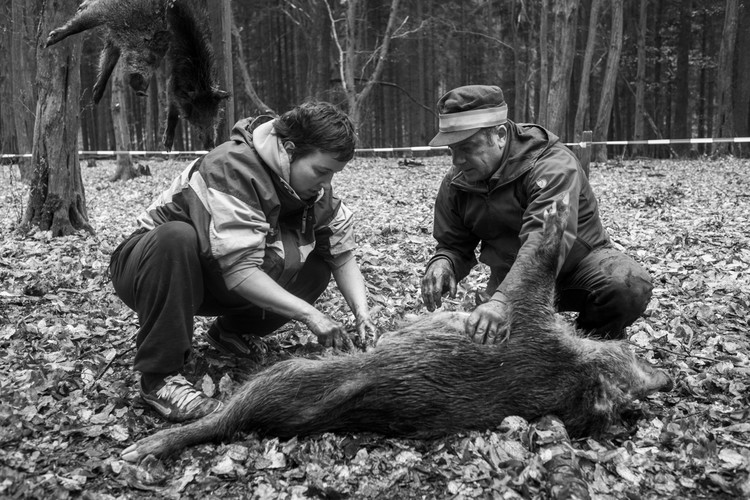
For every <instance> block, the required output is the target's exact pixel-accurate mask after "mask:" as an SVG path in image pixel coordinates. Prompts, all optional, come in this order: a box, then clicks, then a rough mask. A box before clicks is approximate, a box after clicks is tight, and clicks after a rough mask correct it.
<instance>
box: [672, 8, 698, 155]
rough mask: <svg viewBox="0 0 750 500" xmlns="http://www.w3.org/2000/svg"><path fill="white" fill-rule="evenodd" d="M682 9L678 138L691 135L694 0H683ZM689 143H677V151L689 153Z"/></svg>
mask: <svg viewBox="0 0 750 500" xmlns="http://www.w3.org/2000/svg"><path fill="white" fill-rule="evenodd" d="M683 4H684V5H683V7H682V9H681V10H680V18H679V23H680V24H679V33H678V35H677V69H676V72H677V74H676V78H675V98H676V100H677V102H678V103H682V105H678V106H677V107H675V110H674V126H673V127H672V130H673V131H674V136H675V137H676V138H678V139H683V138H688V137H690V136H691V133H690V126H689V124H688V110H689V109H690V48H691V40H692V36H691V31H692V30H691V22H692V19H691V17H690V13H691V10H692V4H693V2H692V0H683ZM688 150H689V146H688V145H682V144H675V151H677V152H678V153H680V154H684V153H687V151H688Z"/></svg>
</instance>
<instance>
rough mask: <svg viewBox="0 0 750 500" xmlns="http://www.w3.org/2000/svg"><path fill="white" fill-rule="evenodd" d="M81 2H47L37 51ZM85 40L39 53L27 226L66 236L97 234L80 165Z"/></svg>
mask: <svg viewBox="0 0 750 500" xmlns="http://www.w3.org/2000/svg"><path fill="white" fill-rule="evenodd" d="M77 7H78V2H77V1H76V0H56V1H54V2H52V1H44V2H43V8H42V9H41V20H40V22H39V32H38V36H39V37H40V38H41V39H38V40H37V43H36V46H37V47H42V44H43V38H44V37H46V35H47V33H49V32H50V30H51V29H52V28H54V27H56V26H60V25H61V24H62V23H63V22H65V20H67V19H69V18H70V16H72V15H73V13H74V12H75V11H76V8H77ZM81 44H82V40H81V37H70V38H68V39H66V40H64V41H63V42H61V43H58V44H56V45H54V46H52V47H50V48H47V49H44V48H39V49H38V50H37V59H36V63H37V78H36V86H37V88H38V89H39V95H38V100H37V106H36V116H37V120H36V123H35V125H34V143H33V149H32V165H33V168H34V173H33V176H32V181H31V190H30V193H29V202H28V204H27V206H26V213H25V214H24V218H23V225H24V226H27V227H28V226H30V225H34V226H37V227H39V228H40V229H42V230H45V231H46V230H50V231H51V232H52V236H65V235H68V234H72V233H74V232H75V231H76V230H78V229H85V230H87V231H89V232H91V233H93V228H92V227H91V226H90V225H89V222H88V215H87V213H86V197H85V194H84V189H83V181H82V179H81V166H80V164H79V162H78V151H77V149H78V141H77V139H78V119H79V102H78V101H79V96H80V94H81V82H80V65H81Z"/></svg>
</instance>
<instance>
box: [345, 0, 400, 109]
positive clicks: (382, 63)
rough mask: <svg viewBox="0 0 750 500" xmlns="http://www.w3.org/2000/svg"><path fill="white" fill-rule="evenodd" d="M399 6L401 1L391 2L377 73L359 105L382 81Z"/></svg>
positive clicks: (374, 74) (371, 79)
mask: <svg viewBox="0 0 750 500" xmlns="http://www.w3.org/2000/svg"><path fill="white" fill-rule="evenodd" d="M398 4H399V0H392V2H391V12H390V15H389V16H388V25H387V26H386V28H385V34H384V35H383V45H382V47H381V50H380V51H379V52H378V63H377V64H376V65H375V71H373V73H372V76H371V77H370V79H369V81H368V82H367V84H366V85H365V88H363V89H362V92H360V93H359V95H358V96H357V98H356V100H357V103H361V102H364V101H365V99H367V96H368V95H369V94H370V92H371V91H372V87H373V85H375V82H377V81H378V80H380V75H381V74H383V69H384V68H385V58H386V56H387V55H388V49H389V47H390V43H391V36H392V34H393V32H394V26H395V24H396V14H397V13H398Z"/></svg>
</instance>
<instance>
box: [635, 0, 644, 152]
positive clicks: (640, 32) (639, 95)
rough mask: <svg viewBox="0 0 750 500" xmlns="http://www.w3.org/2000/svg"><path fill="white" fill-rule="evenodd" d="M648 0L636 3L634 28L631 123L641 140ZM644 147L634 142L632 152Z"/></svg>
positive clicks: (642, 131)
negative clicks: (636, 26)
mask: <svg viewBox="0 0 750 500" xmlns="http://www.w3.org/2000/svg"><path fill="white" fill-rule="evenodd" d="M647 6H648V0H639V3H638V29H637V30H636V43H637V45H638V49H637V54H638V70H637V72H636V75H635V113H634V115H635V116H634V118H635V123H633V139H635V140H636V141H642V140H643V139H644V137H645V135H644V118H643V114H644V112H645V111H646V103H645V99H646V26H647V24H646V12H647V10H646V7H647ZM644 150H645V148H644V147H643V145H642V144H636V145H634V147H633V152H634V153H635V155H636V156H641V155H643V154H644Z"/></svg>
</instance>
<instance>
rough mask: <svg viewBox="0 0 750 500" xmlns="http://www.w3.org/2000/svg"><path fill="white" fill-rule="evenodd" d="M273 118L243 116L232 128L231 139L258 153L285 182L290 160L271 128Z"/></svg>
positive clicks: (286, 181)
mask: <svg viewBox="0 0 750 500" xmlns="http://www.w3.org/2000/svg"><path fill="white" fill-rule="evenodd" d="M273 123H274V118H273V117H271V116H267V115H266V116H259V117H257V118H243V119H241V120H240V121H238V122H237V123H236V124H235V125H234V128H233V129H232V136H231V138H232V140H233V141H238V142H244V143H246V144H248V145H250V146H252V148H253V149H254V150H255V151H256V152H257V153H258V156H260V158H261V160H263V162H264V163H265V164H266V165H268V167H269V168H270V169H271V170H272V171H273V172H274V173H275V174H276V175H278V176H279V177H280V178H281V179H282V180H283V181H284V182H285V183H287V184H289V180H290V160H289V155H288V154H287V152H286V150H285V149H284V146H283V145H282V144H281V141H279V138H278V136H277V135H276V132H275V131H274V129H273Z"/></svg>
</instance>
